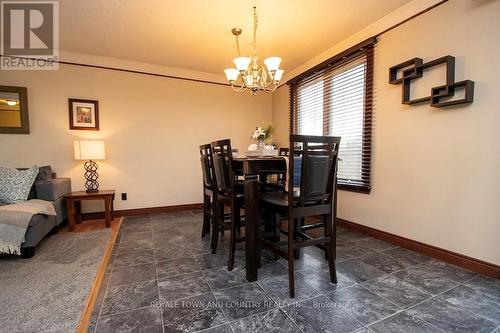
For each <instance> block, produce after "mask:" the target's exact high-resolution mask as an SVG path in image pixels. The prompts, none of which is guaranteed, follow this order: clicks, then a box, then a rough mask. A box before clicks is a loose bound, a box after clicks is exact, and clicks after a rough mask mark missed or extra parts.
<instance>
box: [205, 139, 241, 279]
mask: <svg viewBox="0 0 500 333" xmlns="http://www.w3.org/2000/svg"><path fill="white" fill-rule="evenodd" d="M211 149H212V161H213V166H214V175H215V177H214V180H215V188H216V199H217V202H220V203H221V206H222V209H219V208H217V209H215V217H214V223H213V226H212V253H214V254H215V253H216V250H217V243H218V237H219V232H221V231H225V230H229V231H230V237H229V259H228V265H227V267H228V270H229V271H231V270H232V269H233V267H234V254H235V251H236V243H237V242H241V241H244V238H242V237H239V238H238V237H237V236H238V235H239V234H240V228H241V227H242V226H243V220H242V217H241V215H240V210H241V208H242V207H243V202H244V196H243V188H242V187H241V186H240V185H239V182H238V179H237V175H236V174H235V171H234V168H233V154H232V149H231V140H229V139H225V140H219V141H214V142H212V143H211ZM224 204H228V205H229V207H230V213H229V214H230V219H229V221H228V222H227V219H225V218H224V215H225V214H224Z"/></svg>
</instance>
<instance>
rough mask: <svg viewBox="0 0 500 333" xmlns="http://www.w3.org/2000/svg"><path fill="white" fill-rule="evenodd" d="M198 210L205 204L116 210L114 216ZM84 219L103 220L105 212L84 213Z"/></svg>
mask: <svg viewBox="0 0 500 333" xmlns="http://www.w3.org/2000/svg"><path fill="white" fill-rule="evenodd" d="M197 209H203V204H202V203H194V204H186V205H175V206H162V207H149V208H136V209H123V210H115V211H114V214H113V216H115V217H117V216H136V215H147V214H160V213H172V212H180V211H183V210H197ZM82 218H83V219H84V220H95V219H103V218H104V212H96V213H84V214H82Z"/></svg>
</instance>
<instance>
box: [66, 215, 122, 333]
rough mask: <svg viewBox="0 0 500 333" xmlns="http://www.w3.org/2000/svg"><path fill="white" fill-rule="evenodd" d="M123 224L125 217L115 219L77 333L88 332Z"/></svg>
mask: <svg viewBox="0 0 500 333" xmlns="http://www.w3.org/2000/svg"><path fill="white" fill-rule="evenodd" d="M122 222H123V217H120V218H119V219H115V220H114V221H113V222H112V225H111V228H112V234H111V237H110V239H109V241H108V246H107V247H106V252H105V253H104V257H103V258H102V261H101V264H100V265H99V270H98V271H97V275H96V277H95V280H94V284H93V285H92V289H91V290H90V293H89V296H88V297H87V303H86V304H85V309H84V311H83V313H82V316H81V317H80V322H79V324H78V329H77V330H76V332H77V333H86V332H87V331H88V328H89V323H90V318H91V316H92V311H93V310H94V305H95V302H96V299H97V295H99V290H100V289H101V284H102V282H103V279H104V273H105V272H106V268H107V267H108V262H109V259H110V257H111V253H112V252H113V246H114V245H115V242H116V238H117V237H118V231H119V230H120V228H121V225H122Z"/></svg>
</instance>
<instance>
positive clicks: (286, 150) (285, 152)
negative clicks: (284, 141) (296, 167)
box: [279, 148, 290, 156]
mask: <svg viewBox="0 0 500 333" xmlns="http://www.w3.org/2000/svg"><path fill="white" fill-rule="evenodd" d="M279 156H290V148H280V149H279Z"/></svg>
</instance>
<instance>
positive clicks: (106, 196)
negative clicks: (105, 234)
mask: <svg viewBox="0 0 500 333" xmlns="http://www.w3.org/2000/svg"><path fill="white" fill-rule="evenodd" d="M64 198H65V199H66V208H67V211H68V225H69V231H74V230H75V224H76V223H81V222H82V206H81V202H82V201H85V200H103V201H104V217H105V221H106V228H109V227H110V225H111V221H112V220H113V201H114V200H115V190H104V191H99V192H94V193H87V192H85V191H78V192H71V193H68V194H66V195H65V196H64Z"/></svg>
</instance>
